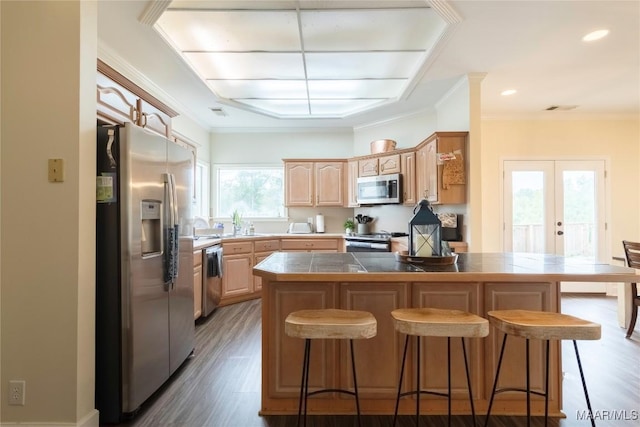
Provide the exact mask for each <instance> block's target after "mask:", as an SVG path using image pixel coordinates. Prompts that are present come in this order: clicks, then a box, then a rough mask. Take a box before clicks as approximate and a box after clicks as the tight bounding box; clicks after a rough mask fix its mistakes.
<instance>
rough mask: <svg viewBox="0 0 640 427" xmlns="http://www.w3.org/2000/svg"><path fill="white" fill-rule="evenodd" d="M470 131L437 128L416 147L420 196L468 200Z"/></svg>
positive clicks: (440, 200) (433, 199)
mask: <svg viewBox="0 0 640 427" xmlns="http://www.w3.org/2000/svg"><path fill="white" fill-rule="evenodd" d="M467 135H468V132H436V133H434V134H433V135H431V136H430V137H429V138H427V139H425V140H424V141H423V142H422V143H420V145H419V146H418V149H417V150H416V197H417V198H418V199H422V198H425V199H427V200H428V201H429V202H430V203H432V204H458V203H466V199H467V198H466V193H467V188H466V187H467V186H466V167H465V156H466V154H465V151H466V150H465V149H466V140H467Z"/></svg>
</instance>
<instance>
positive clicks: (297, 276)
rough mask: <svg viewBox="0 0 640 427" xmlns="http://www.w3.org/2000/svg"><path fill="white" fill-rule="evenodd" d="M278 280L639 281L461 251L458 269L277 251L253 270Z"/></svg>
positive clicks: (531, 257) (606, 271)
mask: <svg viewBox="0 0 640 427" xmlns="http://www.w3.org/2000/svg"><path fill="white" fill-rule="evenodd" d="M253 272H254V274H255V275H258V276H261V277H265V278H269V279H271V280H277V281H300V280H307V281H350V282H353V281H358V282H361V281H378V282H381V281H391V282H407V281H412V282H422V281H440V282H455V281H465V282H468V281H483V282H487V281H496V282H505V281H516V282H523V281H527V282H535V281H544V282H549V281H568V282H569V281H573V282H575V281H585V282H633V281H635V280H637V276H636V271H635V270H634V269H630V268H627V267H619V266H612V265H609V264H588V263H584V262H578V261H576V260H572V259H569V258H564V257H561V256H555V255H543V254H529V253H460V254H458V260H457V262H456V263H455V264H453V265H425V264H407V263H403V262H398V261H396V258H395V255H394V254H392V253H381V252H373V253H372V252H349V253H313V252H312V253H306V252H304V253H299V252H277V253H274V254H272V255H270V256H269V257H268V258H266V259H265V260H263V261H262V262H261V263H259V264H258V265H256V266H255V267H254V269H253Z"/></svg>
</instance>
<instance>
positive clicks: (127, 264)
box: [96, 124, 195, 423]
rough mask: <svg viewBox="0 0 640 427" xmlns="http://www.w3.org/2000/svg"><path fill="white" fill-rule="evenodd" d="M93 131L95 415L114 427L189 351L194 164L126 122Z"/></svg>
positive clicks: (164, 142) (186, 152)
mask: <svg viewBox="0 0 640 427" xmlns="http://www.w3.org/2000/svg"><path fill="white" fill-rule="evenodd" d="M97 132H98V133H97V144H98V146H97V152H98V154H97V179H96V199H97V206H96V407H97V409H98V410H99V411H100V422H101V423H116V422H119V421H121V420H123V419H125V418H129V417H131V416H132V415H134V414H135V413H136V412H137V410H138V409H139V407H140V405H141V404H142V403H143V402H144V401H145V400H147V398H149V397H150V396H151V395H152V394H153V393H154V392H155V391H156V390H158V389H159V388H160V386H162V384H163V383H164V382H165V381H166V380H167V379H168V378H169V377H170V376H171V375H172V374H173V373H174V372H175V371H176V369H177V368H178V367H179V366H180V365H181V364H182V363H183V362H184V361H185V359H186V358H187V357H189V355H190V354H191V353H192V352H193V349H194V335H195V331H194V320H193V268H192V266H193V261H192V260H193V236H192V231H193V217H192V215H191V203H192V195H193V182H194V180H193V171H194V169H193V166H194V163H193V162H194V159H193V156H192V153H191V152H190V151H189V150H187V149H185V148H184V147H181V146H179V145H177V144H175V143H173V142H171V141H169V140H167V139H165V138H163V137H160V136H158V135H155V134H151V133H149V132H148V131H145V130H144V129H142V128H139V127H136V126H133V125H130V124H125V126H98V129H97Z"/></svg>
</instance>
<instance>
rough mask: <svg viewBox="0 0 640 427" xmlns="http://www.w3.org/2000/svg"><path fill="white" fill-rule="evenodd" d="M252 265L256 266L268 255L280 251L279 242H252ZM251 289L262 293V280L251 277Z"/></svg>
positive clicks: (275, 240)
mask: <svg viewBox="0 0 640 427" xmlns="http://www.w3.org/2000/svg"><path fill="white" fill-rule="evenodd" d="M253 245H254V246H253V250H254V255H253V265H256V264H258V263H259V262H261V261H262V260H264V259H265V258H267V257H268V256H269V255H271V254H272V253H274V252H277V251H278V250H280V240H277V239H274V240H257V241H255V242H253ZM253 288H254V290H255V291H256V292H258V291H262V278H261V277H258V276H253Z"/></svg>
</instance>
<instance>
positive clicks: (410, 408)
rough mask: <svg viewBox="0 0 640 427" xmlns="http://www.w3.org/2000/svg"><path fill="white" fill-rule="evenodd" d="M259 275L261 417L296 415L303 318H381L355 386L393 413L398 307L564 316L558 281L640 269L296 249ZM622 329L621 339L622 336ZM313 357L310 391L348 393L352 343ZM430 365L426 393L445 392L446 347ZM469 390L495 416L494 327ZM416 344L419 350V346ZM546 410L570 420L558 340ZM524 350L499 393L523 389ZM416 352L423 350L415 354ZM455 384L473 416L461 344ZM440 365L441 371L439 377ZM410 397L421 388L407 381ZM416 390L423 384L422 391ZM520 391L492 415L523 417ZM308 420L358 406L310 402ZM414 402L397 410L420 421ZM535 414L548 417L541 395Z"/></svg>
mask: <svg viewBox="0 0 640 427" xmlns="http://www.w3.org/2000/svg"><path fill="white" fill-rule="evenodd" d="M253 272H254V275H257V276H260V277H261V278H262V349H263V351H262V404H261V410H260V412H261V413H262V414H263V415H268V414H274V415H275V414H296V413H297V411H298V403H299V402H298V393H299V390H300V372H301V366H302V355H303V347H304V345H303V341H302V340H300V339H295V338H291V337H289V336H287V335H286V333H285V328H284V324H285V319H286V317H287V315H288V314H289V313H291V312H293V311H296V310H307V309H319V308H333V309H346V310H365V311H369V312H370V313H372V314H373V315H374V316H375V318H376V320H377V335H376V336H375V337H373V338H371V339H367V340H354V341H355V342H354V354H355V357H356V359H357V365H358V370H359V371H358V389H359V393H360V407H361V410H362V412H363V413H365V414H369V415H373V414H387V415H388V414H393V413H394V409H395V399H396V393H397V384H398V377H399V372H400V368H401V365H400V362H401V360H402V357H401V356H402V351H403V342H404V339H403V338H404V336H401V334H399V333H397V332H396V331H395V328H394V325H393V321H392V317H391V315H390V313H391V311H392V310H395V309H398V308H409V307H415V308H420V307H433V308H440V309H449V310H464V311H468V312H471V313H474V314H477V315H479V316H482V317H486V316H487V312H489V311H491V310H504V309H526V310H538V311H548V312H556V313H557V312H561V310H562V307H561V298H560V282H564V281H578V282H633V281H636V280H637V279H636V278H637V277H638V276H636V271H635V270H633V269H630V268H625V267H618V266H611V265H607V264H586V263H580V262H578V261H576V260H572V259H569V258H563V257H559V256H554V255H541V254H526V253H460V254H458V260H457V263H456V264H454V265H448V266H433V267H428V266H424V265H410V264H404V263H401V262H396V259H395V255H394V254H392V253H366V252H351V253H297V252H277V253H274V254H272V255H270V256H269V257H268V258H266V259H264V260H263V261H262V262H260V263H259V264H257V265H256V266H255V267H254V269H253ZM622 335H623V334H622V332H621V336H622ZM318 341H322V343H321V344H318V345H316V347H315V348H316V350H315V351H314V353H313V356H312V359H314V358H315V359H314V362H313V363H312V364H311V368H310V373H309V381H310V387H313V388H316V387H319V388H342V389H344V388H349V389H351V388H352V387H353V379H352V378H351V375H350V374H349V372H350V370H349V369H348V364H347V361H348V360H349V356H350V352H349V346H348V345H346V344H345V343H344V342H341V341H339V340H318ZM423 342H424V343H425V345H424V351H423V352H422V353H421V356H420V360H419V362H418V363H420V365H421V366H426V367H427V368H426V370H427V372H428V373H427V374H426V376H423V381H422V385H421V387H422V388H423V389H431V390H443V391H446V390H447V375H446V372H447V370H446V369H443V367H445V366H446V354H447V340H446V338H442V337H429V338H426V339H424V340H423ZM468 342H469V348H468V357H469V361H470V365H469V366H470V367H471V368H470V370H471V383H472V388H473V392H474V403H475V408H476V411H477V413H478V414H484V413H486V410H487V406H488V398H489V395H490V392H489V391H490V390H491V388H492V385H493V372H494V371H495V366H496V364H497V360H498V357H499V353H500V342H501V335H500V334H499V333H497V332H496V330H495V329H493V328H492V332H490V334H489V336H488V337H486V338H473V339H469V340H468ZM412 346H413V344H412ZM531 347H532V351H531V360H532V362H531V366H533V368H532V371H531V378H532V379H531V381H532V382H531V384H533V386H532V387H533V388H534V389H536V390H538V391H540V390H541V384H544V381H545V379H544V369H543V366H545V362H544V358H543V356H542V355H543V351H542V349H543V344H542V342H540V341H536V342H534V343H532V344H531ZM550 349H551V355H550V359H549V390H550V398H549V414H550V416H552V417H562V416H565V415H564V414H563V412H562V360H561V351H560V345H559V342H558V341H553V342H551V343H550ZM524 350H525V349H524V342H523V340H520V341H517V342H516V343H515V344H510V345H509V346H508V348H507V349H506V351H505V356H504V363H503V367H502V373H501V378H503V379H501V380H500V381H501V386H505V387H523V386H524V381H525V376H524V374H523V370H524V368H523V364H522V361H523V360H524ZM411 351H412V354H413V351H414V350H411ZM451 353H452V355H451V360H452V380H451V381H452V387H453V389H454V390H456V392H455V393H454V398H453V400H452V412H453V413H454V414H458V415H468V414H469V413H470V405H469V402H468V398H467V392H466V390H467V385H466V376H465V375H464V372H465V369H464V364H463V363H462V348H461V345H460V343H459V341H458V340H452V342H451ZM433 367H436V368H435V369H432V368H433ZM415 369H416V360H415V358H409V361H408V362H407V367H406V378H407V380H406V381H408V382H409V383H411V382H412V381H414V380H413V378H414V375H415V374H413V372H414V370H415ZM406 381H405V388H406V389H413V388H411V387H412V386H414V384H409V385H406ZM414 388H415V387H414ZM523 399H524V398H523V397H522V396H521V394H519V395H513V394H508V395H507V394H505V395H498V396H497V397H496V400H495V402H494V405H493V409H492V411H493V412H492V413H493V414H496V415H507V414H508V415H524V414H526V411H525V409H526V405H525V403H524V401H523ZM308 404H309V413H310V414H352V413H353V410H354V405H353V401H352V400H350V399H345V398H343V397H340V396H338V395H326V396H324V395H323V398H312V399H309V402H308ZM415 405H416V400H415V398H403V399H400V406H399V413H400V414H412V413H415ZM420 408H421V409H420V411H421V413H423V414H425V415H430V414H446V413H447V399H442V398H439V397H433V396H429V395H426V396H425V397H424V398H421V399H420ZM531 408H532V413H533V414H541V413H544V412H543V411H544V399H532V403H531Z"/></svg>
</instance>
